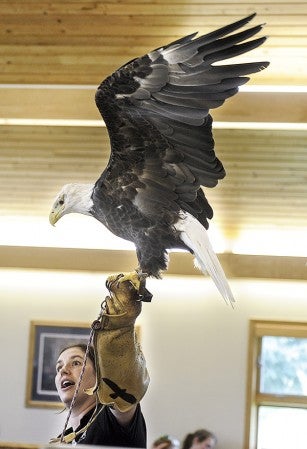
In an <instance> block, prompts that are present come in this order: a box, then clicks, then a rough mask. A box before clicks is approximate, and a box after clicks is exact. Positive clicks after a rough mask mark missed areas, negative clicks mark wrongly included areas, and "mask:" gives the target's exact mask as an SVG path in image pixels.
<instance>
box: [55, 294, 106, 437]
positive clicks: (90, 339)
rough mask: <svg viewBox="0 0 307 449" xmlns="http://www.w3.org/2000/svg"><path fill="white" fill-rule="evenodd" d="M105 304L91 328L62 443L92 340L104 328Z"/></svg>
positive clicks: (103, 303) (62, 435)
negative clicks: (97, 330)
mask: <svg viewBox="0 0 307 449" xmlns="http://www.w3.org/2000/svg"><path fill="white" fill-rule="evenodd" d="M105 303H106V301H105V300H104V301H103V302H102V304H101V311H100V314H99V316H98V318H97V320H95V321H94V322H93V323H92V326H91V332H90V335H89V339H88V342H87V346H86V351H85V354H84V358H83V364H82V368H81V372H80V376H79V380H78V383H77V386H76V389H75V392H74V395H73V398H72V401H71V404H70V406H69V410H68V414H67V418H66V421H65V425H64V428H63V431H62V434H61V438H60V443H63V442H65V440H64V437H65V432H66V429H67V426H68V422H69V419H70V416H71V412H72V409H73V407H74V405H75V401H76V398H77V395H78V393H79V390H80V385H81V382H82V378H83V374H84V371H85V367H86V361H87V357H88V353H89V350H90V346H91V343H92V340H93V336H94V332H95V330H96V329H101V326H102V322H101V321H100V320H101V317H102V315H103V314H104V313H105ZM91 422H92V420H91Z"/></svg>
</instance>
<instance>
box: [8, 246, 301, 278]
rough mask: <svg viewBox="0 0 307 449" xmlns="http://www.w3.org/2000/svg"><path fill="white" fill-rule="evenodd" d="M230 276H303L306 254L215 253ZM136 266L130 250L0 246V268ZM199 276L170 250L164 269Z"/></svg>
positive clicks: (187, 259)
mask: <svg viewBox="0 0 307 449" xmlns="http://www.w3.org/2000/svg"><path fill="white" fill-rule="evenodd" d="M218 257H219V260H220V262H221V264H222V266H223V268H224V271H225V273H226V275H227V276H228V277H230V278H263V279H293V280H307V266H306V258H304V257H282V256H253V255H246V254H232V253H223V254H219V255H218ZM136 267H137V259H136V255H135V253H134V251H118V250H116V251H115V250H99V249H73V248H42V247H21V246H0V268H28V269H45V270H65V271H75V270H76V271H78V270H81V271H98V272H113V271H132V270H134V269H135V268H136ZM165 274H170V275H179V276H201V275H202V274H201V272H200V271H198V270H197V269H195V268H194V263H193V257H192V255H191V254H189V253H183V252H182V253H171V254H170V264H169V269H168V271H167V273H165Z"/></svg>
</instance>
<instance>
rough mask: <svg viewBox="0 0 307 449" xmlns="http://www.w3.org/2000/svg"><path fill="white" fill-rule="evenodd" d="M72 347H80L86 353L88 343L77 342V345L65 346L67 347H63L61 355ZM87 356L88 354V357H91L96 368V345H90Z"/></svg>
mask: <svg viewBox="0 0 307 449" xmlns="http://www.w3.org/2000/svg"><path fill="white" fill-rule="evenodd" d="M70 348H79V349H81V351H82V352H84V354H85V353H86V348H87V345H86V344H85V343H76V344H75V345H69V346H65V348H63V349H61V351H60V353H59V356H60V355H61V354H62V352H64V351H66V349H70ZM87 356H88V358H89V359H90V361H91V362H92V364H93V366H94V368H95V351H94V347H93V346H92V345H90V346H89V350H88V354H87Z"/></svg>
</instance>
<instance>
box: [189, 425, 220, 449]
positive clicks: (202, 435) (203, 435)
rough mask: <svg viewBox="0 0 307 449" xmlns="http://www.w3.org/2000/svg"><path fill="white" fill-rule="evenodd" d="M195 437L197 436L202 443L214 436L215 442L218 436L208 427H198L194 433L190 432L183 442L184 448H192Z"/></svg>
mask: <svg viewBox="0 0 307 449" xmlns="http://www.w3.org/2000/svg"><path fill="white" fill-rule="evenodd" d="M194 438H197V441H199V442H200V443H201V442H202V441H205V440H206V439H207V438H213V439H214V441H215V442H217V439H216V436H215V435H214V433H212V432H209V430H206V429H198V430H196V431H195V432H194V433H188V434H187V436H186V437H185V439H184V440H183V443H182V449H190V447H191V446H192V443H193V440H194Z"/></svg>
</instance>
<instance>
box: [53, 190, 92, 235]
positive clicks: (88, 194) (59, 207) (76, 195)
mask: <svg viewBox="0 0 307 449" xmlns="http://www.w3.org/2000/svg"><path fill="white" fill-rule="evenodd" d="M93 188H94V184H77V183H74V184H66V185H65V186H64V187H63V188H62V190H61V191H60V193H59V194H58V196H57V197H56V200H55V202H54V204H53V206H52V209H51V212H50V215H49V221H50V223H51V224H52V225H53V226H54V225H55V223H56V222H57V221H58V220H59V219H60V218H61V217H63V215H65V214H70V213H72V212H75V213H79V214H84V215H91V214H90V210H91V208H92V206H93V200H92V192H93Z"/></svg>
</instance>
